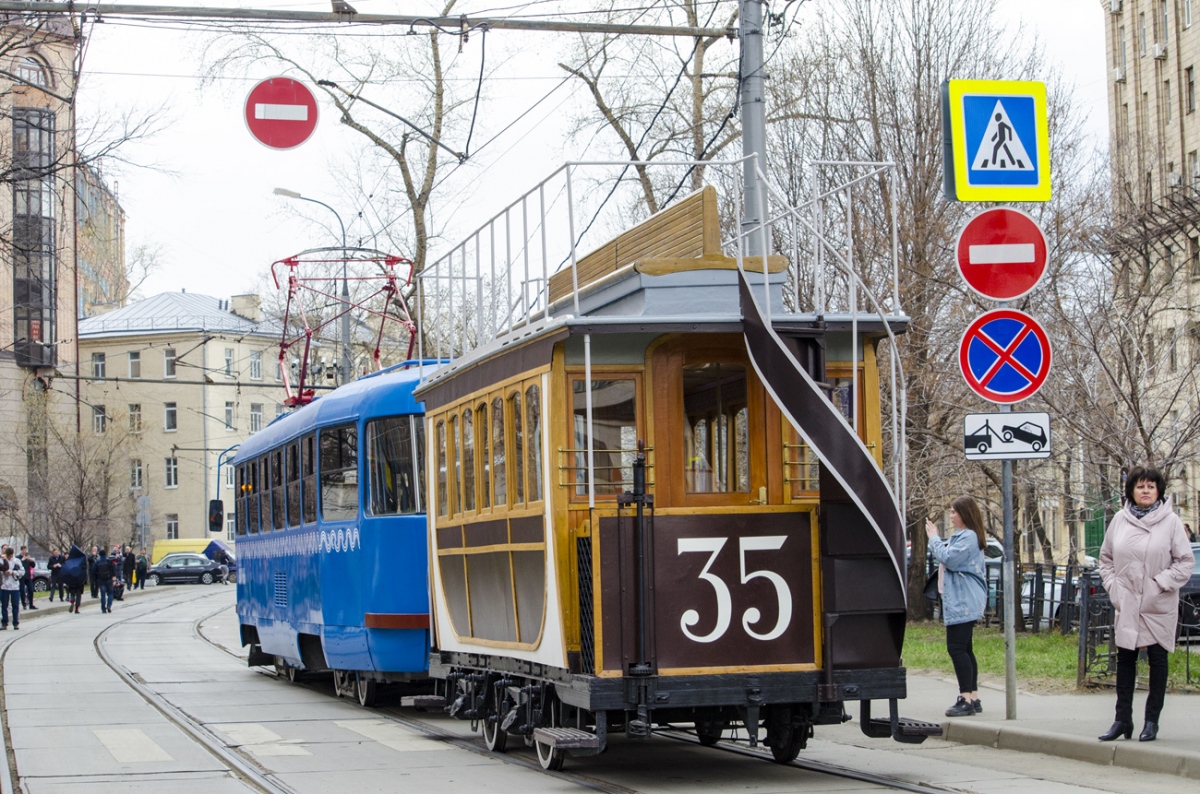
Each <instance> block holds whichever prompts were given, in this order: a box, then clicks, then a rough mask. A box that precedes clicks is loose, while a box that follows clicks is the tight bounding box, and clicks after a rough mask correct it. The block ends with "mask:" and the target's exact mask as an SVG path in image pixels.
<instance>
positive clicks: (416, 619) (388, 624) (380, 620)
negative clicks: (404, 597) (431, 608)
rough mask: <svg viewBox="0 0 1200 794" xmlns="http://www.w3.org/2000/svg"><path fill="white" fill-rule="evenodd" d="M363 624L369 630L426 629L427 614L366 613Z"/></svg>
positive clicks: (427, 624)
mask: <svg viewBox="0 0 1200 794" xmlns="http://www.w3.org/2000/svg"><path fill="white" fill-rule="evenodd" d="M363 618H364V620H363V624H364V625H365V626H366V627H367V628H369V629H427V628H429V614H428V613H422V614H416V615H406V614H401V613H396V612H368V613H366V614H365V615H364V616H363Z"/></svg>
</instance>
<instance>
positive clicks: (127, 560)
mask: <svg viewBox="0 0 1200 794" xmlns="http://www.w3.org/2000/svg"><path fill="white" fill-rule="evenodd" d="M36 567H37V563H36V562H35V561H34V559H33V555H32V554H30V553H29V549H28V548H27V547H26V546H22V547H21V550H20V552H19V553H17V552H16V551H15V550H14V549H13V547H11V546H9V545H7V544H4V545H3V546H2V547H0V631H6V630H7V629H8V623H9V613H10V612H11V613H12V615H11V616H12V626H13V629H20V627H21V622H20V621H21V618H20V610H21V609H37V608H38V607H37V604H35V603H34V597H33V594H34V581H35V576H34V569H35V568H36ZM149 567H150V558H149V557H148V556H147V554H146V549H145V548H143V549H142V550H141V553H139V554H135V553H134V551H133V547H132V546H128V545H127V546H125V547H124V548H122V547H121V546H119V545H117V546H113V547H112V550H111V551H109V550H108V549H103V548H100V547H99V546H92V551H91V554H86V555H85V554H84V553H83V551H82V550H80V548H79V547H78V546H72V547H71V549H70V551H69V552H66V553H61V552H60V551H59V550H58V549H57V548H52V549H51V550H50V559H49V560H48V561H47V562H46V568H47V569H48V571H49V573H50V583H49V587H50V598H49V600H50V601H51V602H53V601H54V596H55V594H56V593H57V594H58V599H59V601H61V602H64V603H69V605H70V608H69V610H68V611H70V612H74V613H75V614H79V607H80V605H81V602H82V600H83V591H84V590H85V589H90V591H91V594H92V598H99V599H100V609H101V611H102V612H111V611H112V608H113V601H122V600H124V595H125V590H126V588H128V589H136V588H139V587H140V588H142V589H145V587H146V571H147V570H148V569H149ZM44 577H45V575H44V574H43V578H44Z"/></svg>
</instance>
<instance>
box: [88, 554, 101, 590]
mask: <svg viewBox="0 0 1200 794" xmlns="http://www.w3.org/2000/svg"><path fill="white" fill-rule="evenodd" d="M99 559H100V549H99V547H97V546H92V553H91V554H89V555H88V557H87V575H88V586H89V588H90V589H91V591H92V598H95V597H96V591H97V589H98V588H99V582H97V581H96V577H95V576H94V575H93V572H94V571H95V570H96V561H97V560H99Z"/></svg>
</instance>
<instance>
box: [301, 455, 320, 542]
mask: <svg viewBox="0 0 1200 794" xmlns="http://www.w3.org/2000/svg"><path fill="white" fill-rule="evenodd" d="M316 446H317V439H316V436H315V435H314V434H312V433H309V434H308V435H307V436H305V437H304V438H302V439H301V440H300V471H301V476H302V478H303V482H302V483H301V485H302V489H301V490H302V491H303V495H302V498H303V500H304V523H305V524H314V523H316V520H317V467H316V461H317V455H316Z"/></svg>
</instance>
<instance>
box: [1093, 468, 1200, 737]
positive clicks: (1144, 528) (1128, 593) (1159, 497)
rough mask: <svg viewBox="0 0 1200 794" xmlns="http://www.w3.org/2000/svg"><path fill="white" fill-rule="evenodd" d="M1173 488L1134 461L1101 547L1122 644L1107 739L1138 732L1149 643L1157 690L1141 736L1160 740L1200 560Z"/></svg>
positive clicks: (1149, 703) (1103, 576) (1102, 568)
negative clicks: (1141, 673) (1136, 697)
mask: <svg viewBox="0 0 1200 794" xmlns="http://www.w3.org/2000/svg"><path fill="white" fill-rule="evenodd" d="M1166 487H1167V483H1166V480H1165V479H1164V478H1163V476H1162V474H1160V473H1159V472H1158V471H1157V470H1156V469H1152V468H1142V467H1141V466H1135V467H1134V468H1133V470H1131V471H1130V472H1129V475H1128V477H1126V479H1125V506H1124V507H1123V508H1121V511H1120V512H1119V513H1117V514H1116V515H1115V516H1113V520H1112V522H1110V523H1109V525H1108V529H1107V530H1106V531H1105V533H1104V545H1103V546H1101V547H1100V578H1101V579H1102V580H1103V581H1104V589H1106V590H1107V591H1108V595H1109V597H1110V598H1111V599H1112V604H1113V608H1114V609H1115V610H1116V618H1115V619H1114V621H1113V641H1114V642H1115V643H1116V646H1117V719H1116V722H1114V723H1113V724H1112V727H1111V728H1109V729H1108V732H1107V733H1103V734H1101V735H1100V741H1102V742H1111V741H1112V740H1113V739H1116V738H1117V737H1118V736H1122V735H1123V736H1124V737H1125V738H1126V739H1129V738H1131V737H1132V736H1133V690H1134V688H1135V687H1136V685H1137V660H1138V652H1139V651H1140V650H1143V649H1144V650H1145V651H1146V656H1147V658H1148V659H1149V660H1150V692H1149V694H1148V695H1147V696H1146V724H1145V727H1143V728H1142V733H1141V735H1140V736H1138V740H1139V741H1143V742H1152V741H1154V740H1155V739H1156V738H1158V718H1159V715H1160V714H1161V713H1162V707H1163V700H1164V699H1165V698H1166V694H1167V654H1168V653H1170V652H1171V651H1173V650H1175V627H1176V624H1177V623H1178V622H1179V588H1180V587H1182V586H1183V585H1184V584H1185V583H1186V582H1187V581H1188V579H1189V578H1190V577H1191V575H1192V568H1193V567H1195V565H1196V558H1195V556H1193V554H1192V548H1191V546H1190V545H1189V542H1188V539H1187V533H1186V532H1185V531H1184V528H1183V522H1182V521H1180V520H1179V516H1177V515H1175V512H1174V511H1173V510H1172V509H1171V499H1170V498H1169V497H1167V496H1166V495H1165V491H1166Z"/></svg>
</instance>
